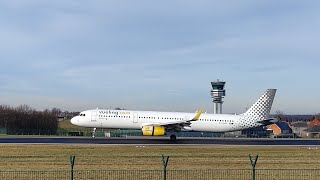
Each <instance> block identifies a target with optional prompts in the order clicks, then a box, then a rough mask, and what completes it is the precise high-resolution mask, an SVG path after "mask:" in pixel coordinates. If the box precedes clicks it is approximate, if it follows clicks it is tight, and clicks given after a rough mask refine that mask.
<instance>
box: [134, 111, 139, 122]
mask: <svg viewBox="0 0 320 180" xmlns="http://www.w3.org/2000/svg"><path fill="white" fill-rule="evenodd" d="M137 122H138V113H133V123H137Z"/></svg>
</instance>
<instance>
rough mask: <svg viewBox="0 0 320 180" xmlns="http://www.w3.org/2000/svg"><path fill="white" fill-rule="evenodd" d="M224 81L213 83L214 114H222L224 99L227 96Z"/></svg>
mask: <svg viewBox="0 0 320 180" xmlns="http://www.w3.org/2000/svg"><path fill="white" fill-rule="evenodd" d="M225 83H226V82H224V81H219V79H218V80H217V81H213V82H211V86H212V90H211V97H212V102H213V113H214V114H222V103H223V101H222V98H224V96H225V95H226V90H225V89H224V85H225Z"/></svg>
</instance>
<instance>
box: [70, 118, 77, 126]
mask: <svg viewBox="0 0 320 180" xmlns="http://www.w3.org/2000/svg"><path fill="white" fill-rule="evenodd" d="M70 122H71V124H74V125H77V117H73V118H71V120H70Z"/></svg>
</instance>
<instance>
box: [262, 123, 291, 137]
mask: <svg viewBox="0 0 320 180" xmlns="http://www.w3.org/2000/svg"><path fill="white" fill-rule="evenodd" d="M268 130H270V131H272V132H273V135H275V136H280V135H292V129H291V128H290V127H289V125H288V123H286V122H277V123H275V124H271V125H270V126H269V128H268Z"/></svg>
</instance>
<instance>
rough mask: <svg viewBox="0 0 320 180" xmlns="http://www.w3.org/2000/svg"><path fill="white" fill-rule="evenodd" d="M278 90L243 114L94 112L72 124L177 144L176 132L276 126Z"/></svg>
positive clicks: (91, 111) (103, 110)
mask: <svg viewBox="0 0 320 180" xmlns="http://www.w3.org/2000/svg"><path fill="white" fill-rule="evenodd" d="M275 94H276V89H267V90H266V91H265V93H263V94H262V95H261V97H260V98H259V99H258V100H257V102H255V103H254V104H253V105H252V106H251V107H250V108H249V109H248V110H247V111H246V112H244V113H243V114H238V115H237V114H206V113H202V111H198V112H196V113H187V112H159V111H131V110H111V109H94V110H86V111H83V112H81V113H80V114H79V115H78V116H75V117H73V118H72V119H71V123H72V124H74V125H77V126H81V127H89V128H93V137H94V133H95V130H96V128H110V129H141V131H142V134H143V135H144V136H164V135H166V133H167V132H172V135H171V136H170V140H171V141H176V135H175V134H174V132H179V131H197V132H232V131H240V130H245V129H249V128H254V127H260V126H264V125H269V124H272V123H276V122H277V120H276V119H273V118H268V116H269V113H270V110H271V107H272V103H273V100H274V97H275Z"/></svg>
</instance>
